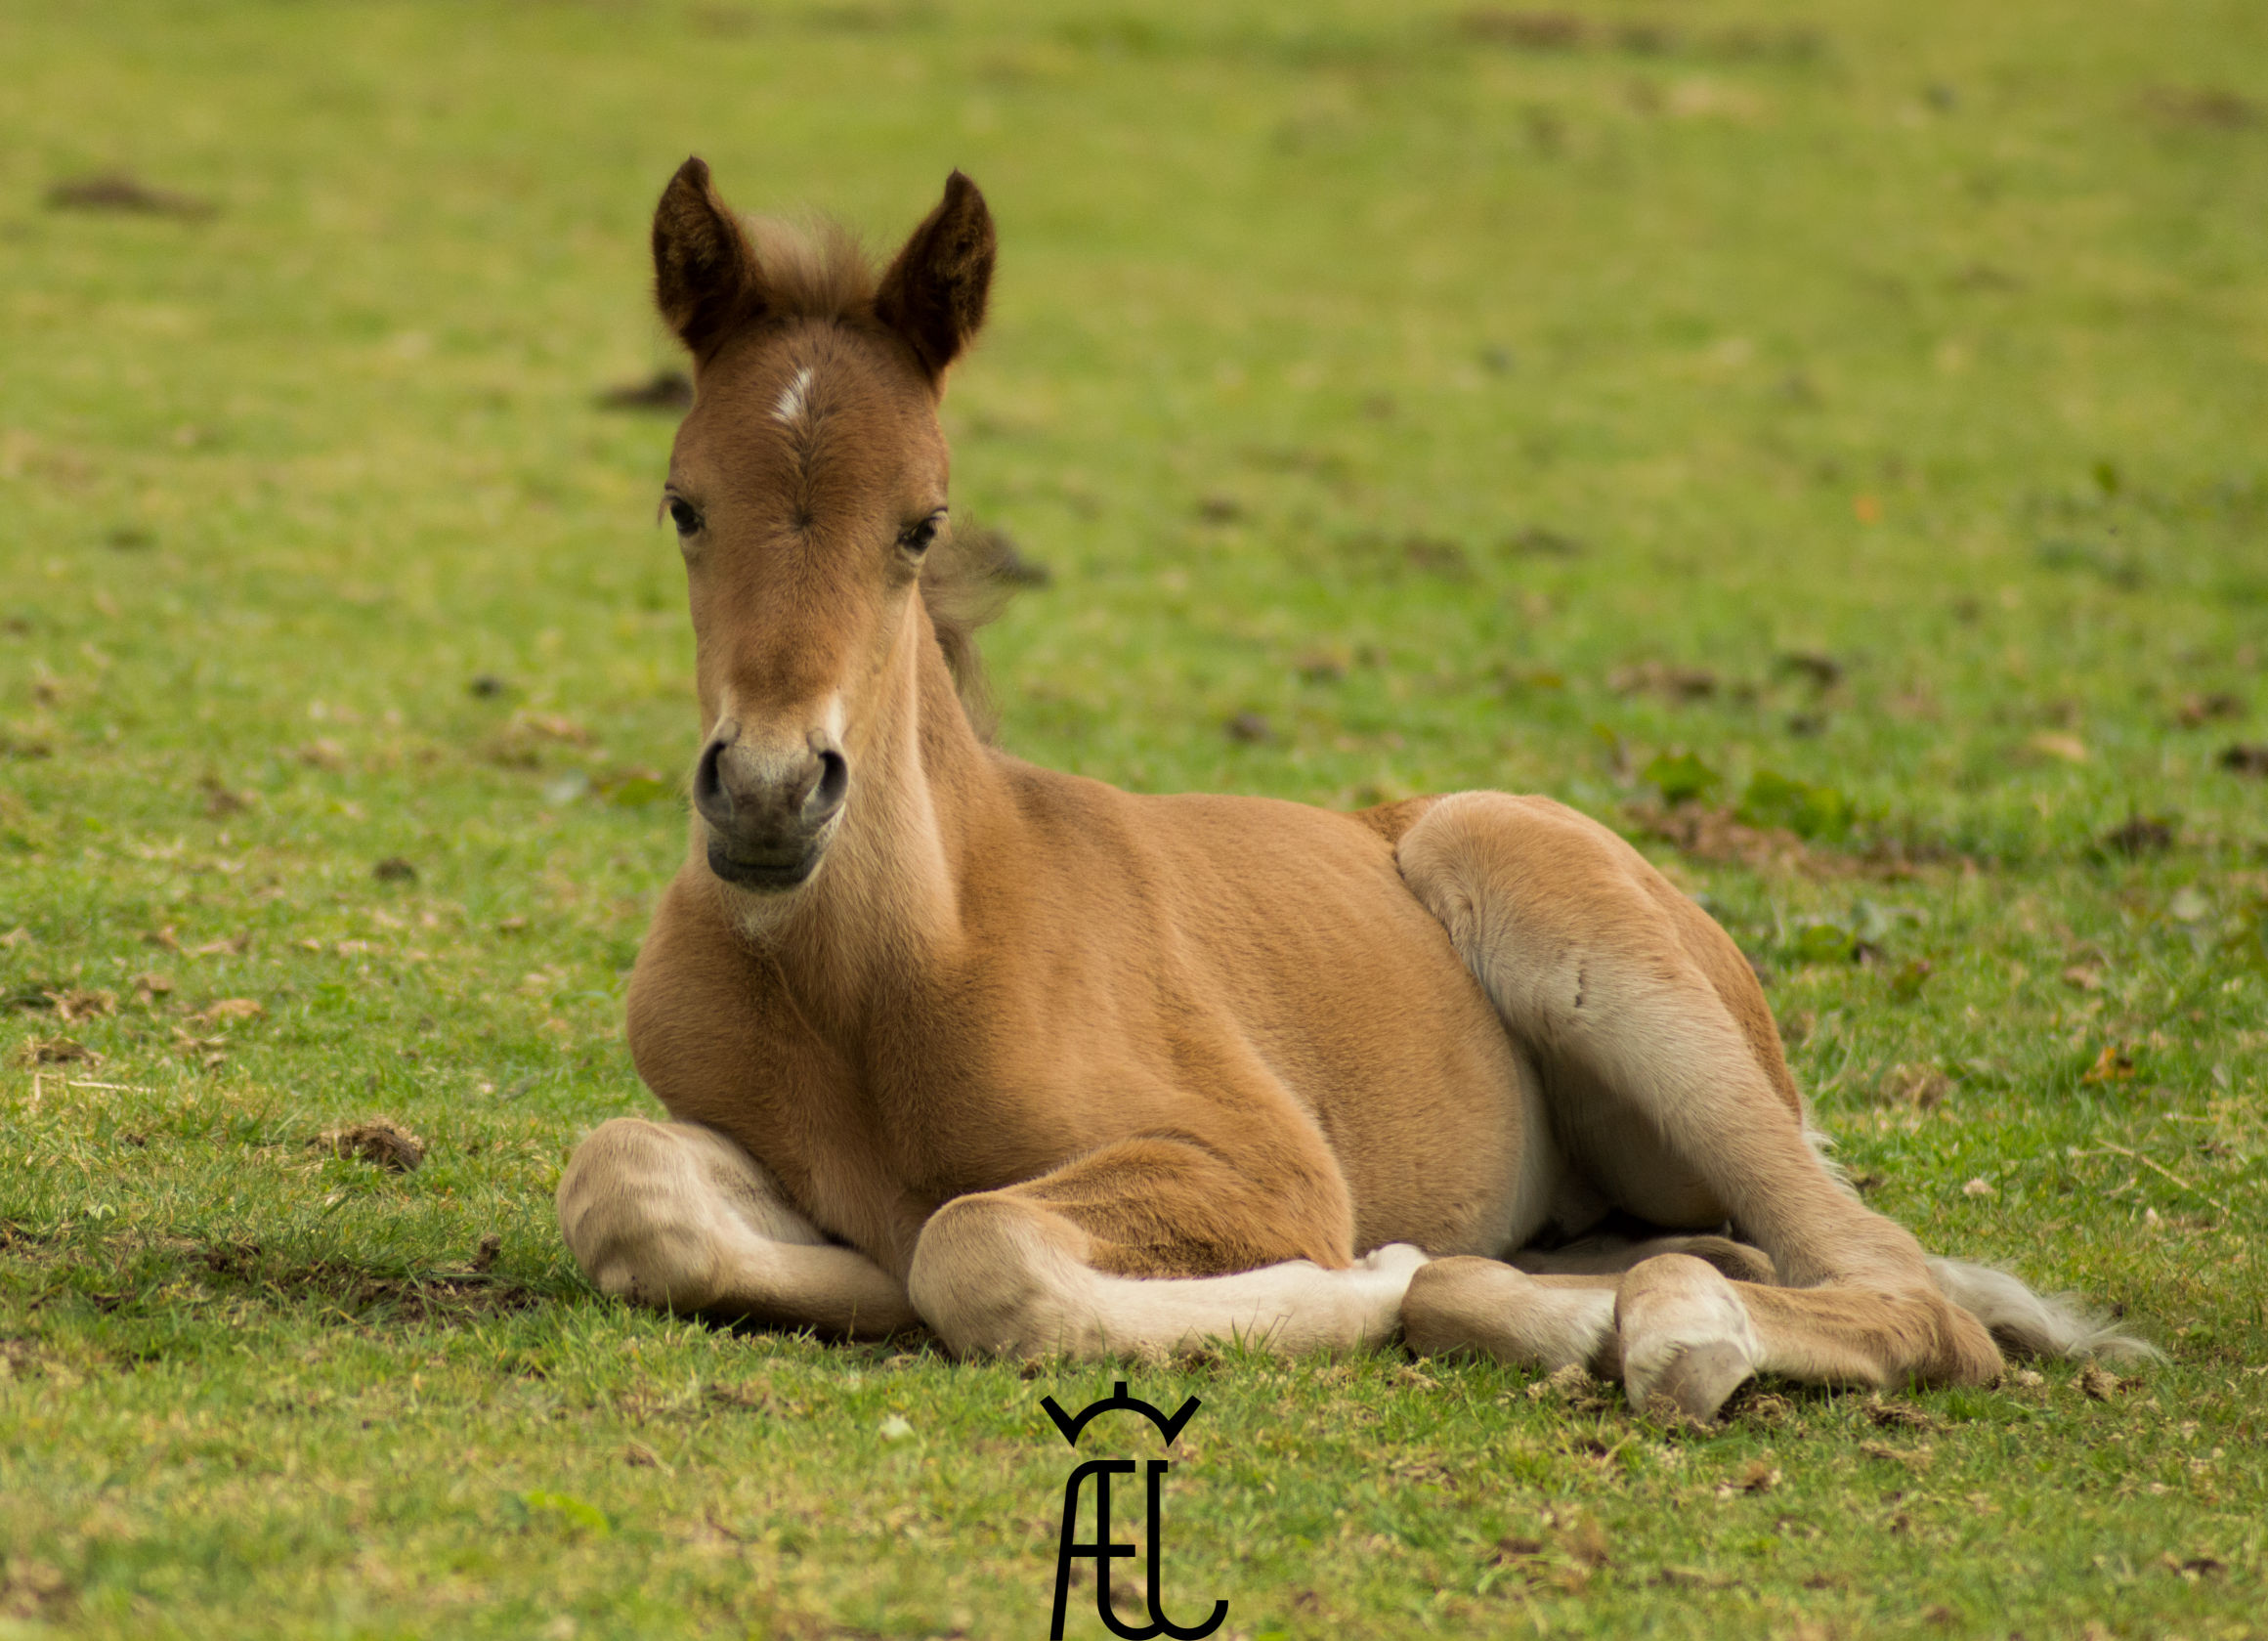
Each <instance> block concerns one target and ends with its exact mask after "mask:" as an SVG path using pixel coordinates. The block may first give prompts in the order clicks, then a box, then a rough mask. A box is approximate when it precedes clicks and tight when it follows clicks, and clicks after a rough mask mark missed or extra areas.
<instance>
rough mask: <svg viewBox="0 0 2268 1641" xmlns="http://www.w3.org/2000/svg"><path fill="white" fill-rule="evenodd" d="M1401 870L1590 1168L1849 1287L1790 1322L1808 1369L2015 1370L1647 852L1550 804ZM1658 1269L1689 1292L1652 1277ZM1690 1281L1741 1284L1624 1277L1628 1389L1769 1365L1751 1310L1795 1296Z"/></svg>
mask: <svg viewBox="0 0 2268 1641" xmlns="http://www.w3.org/2000/svg"><path fill="white" fill-rule="evenodd" d="M1398 858H1399V861H1400V865H1401V869H1402V875H1403V877H1404V879H1405V880H1406V881H1407V882H1408V884H1409V885H1410V887H1411V889H1412V890H1413V891H1414V892H1415V893H1416V894H1417V895H1418V896H1419V898H1420V899H1421V900H1422V901H1423V902H1424V903H1425V904H1426V906H1427V907H1428V908H1429V909H1430V910H1432V911H1433V913H1434V916H1436V917H1437V918H1439V919H1440V920H1441V922H1442V924H1443V925H1444V926H1445V927H1446V928H1447V929H1448V931H1449V936H1450V939H1451V940H1452V941H1453V942H1454V944H1455V945H1456V947H1457V950H1458V952H1459V953H1460V954H1461V955H1462V956H1463V957H1464V959H1465V962H1466V964H1467V965H1468V967H1470V968H1471V969H1472V971H1473V972H1474V974H1475V975H1476V977H1477V978H1478V979H1479V981H1480V983H1481V984H1482V986H1483V987H1484V988H1485V989H1486V990H1487V992H1488V994H1489V996H1490V998H1491V999H1492V1000H1493V1001H1494V1002H1495V1004H1496V1008H1497V1011H1498V1013H1499V1014H1500V1015H1502V1017H1503V1019H1504V1021H1505V1024H1506V1027H1507V1029H1508V1030H1510V1031H1511V1033H1512V1035H1513V1036H1514V1038H1515V1039H1516V1040H1518V1041H1519V1043H1520V1045H1521V1046H1522V1047H1523V1048H1524V1049H1525V1050H1526V1051H1527V1052H1528V1054H1529V1055H1530V1056H1531V1057H1532V1058H1533V1060H1534V1062H1535V1064H1536V1065H1537V1067H1538V1068H1539V1070H1540V1071H1541V1073H1542V1076H1543V1080H1544V1083H1545V1090H1546V1092H1545V1101H1546V1104H1547V1106H1548V1108H1549V1109H1550V1111H1551V1116H1552V1123H1553V1129H1554V1133H1555V1135H1556V1137H1557V1138H1558V1140H1559V1142H1560V1144H1561V1148H1562V1151H1563V1152H1564V1153H1565V1154H1566V1156H1567V1158H1568V1162H1569V1165H1570V1166H1571V1167H1573V1168H1575V1169H1577V1170H1578V1171H1580V1172H1581V1173H1583V1174H1584V1175H1585V1176H1586V1177H1587V1178H1589V1180H1590V1181H1591V1182H1592V1183H1593V1184H1594V1185H1595V1186H1597V1187H1598V1188H1600V1189H1601V1190H1602V1191H1603V1192H1604V1193H1605V1195H1606V1196H1607V1197H1608V1198H1609V1199H1610V1200H1611V1201H1612V1202H1613V1203H1614V1204H1615V1205H1616V1206H1618V1207H1620V1208H1622V1209H1624V1210H1626V1211H1627V1212H1629V1213H1631V1214H1634V1215H1636V1216H1637V1217H1638V1218H1640V1219H1642V1220H1646V1221H1648V1222H1649V1223H1651V1224H1654V1225H1659V1226H1664V1227H1692V1228H1695V1229H1699V1228H1702V1227H1707V1226H1713V1225H1716V1224H1717V1223H1719V1222H1721V1221H1723V1220H1726V1219H1730V1220H1732V1221H1733V1224H1734V1226H1735V1227H1736V1230H1737V1235H1738V1238H1739V1240H1740V1241H1742V1242H1745V1243H1749V1244H1753V1245H1754V1246H1755V1247H1756V1248H1757V1249H1759V1250H1761V1251H1762V1252H1763V1254H1764V1255H1765V1256H1766V1257H1767V1258H1768V1259H1769V1260H1770V1261H1771V1264H1772V1267H1773V1269H1774V1271H1775V1272H1776V1275H1777V1279H1778V1280H1779V1281H1780V1282H1783V1283H1786V1284H1788V1285H1789V1287H1792V1288H1796V1289H1825V1290H1833V1291H1832V1294H1831V1295H1828V1294H1822V1295H1821V1299H1822V1300H1825V1301H1828V1302H1826V1303H1812V1304H1803V1305H1796V1306H1794V1307H1793V1308H1792V1309H1790V1308H1789V1307H1786V1306H1781V1307H1780V1308H1779V1309H1777V1310H1776V1311H1775V1313H1774V1326H1775V1327H1776V1328H1779V1329H1780V1330H1781V1333H1782V1334H1784V1335H1789V1336H1790V1337H1785V1338H1782V1340H1781V1344H1782V1346H1783V1349H1782V1350H1781V1351H1780V1353H1779V1354H1780V1355H1781V1356H1783V1357H1784V1358H1785V1360H1788V1361H1790V1362H1791V1363H1794V1364H1795V1369H1794V1370H1796V1371H1799V1372H1800V1371H1801V1370H1802V1364H1803V1363H1806V1362H1817V1363H1822V1364H1823V1363H1826V1362H1829V1361H1833V1362H1835V1363H1838V1364H1840V1367H1839V1368H1838V1372H1839V1371H1840V1369H1841V1368H1848V1367H1849V1366H1851V1365H1852V1363H1853V1362H1854V1361H1858V1362H1862V1364H1863V1366H1864V1368H1865V1375H1864V1376H1865V1377H1867V1378H1868V1379H1870V1380H1872V1381H1873V1382H1894V1381H1896V1380H1899V1379H1903V1378H1905V1377H1908V1376H1919V1377H1922V1378H1926V1379H1933V1380H1947V1381H1957V1382H1980V1381H1985V1380H1990V1378H1991V1377H1993V1376H1994V1375H1995V1374H1996V1373H1997V1372H1998V1371H1999V1366H2000V1358H1999V1353H1998V1351H1997V1350H1996V1349H1995V1348H1994V1346H1993V1344H1992V1341H1991V1338H1990V1335H1989V1334H1988V1333H1987V1332H1986V1331H1985V1328H1984V1326H1983V1325H1982V1324H1981V1323H1980V1322H1978V1321H1977V1319H1976V1318H1975V1317H1972V1316H1970V1315H1969V1314H1968V1313H1966V1312H1964V1311H1961V1310H1960V1309H1958V1308H1957V1307H1955V1306H1953V1305H1951V1304H1950V1303H1948V1302H1947V1300H1946V1298H1945V1296H1944V1295H1943V1294H1942V1293H1941V1292H1940V1290H1939V1288H1938V1286H1937V1284H1936V1282H1935V1281H1934V1280H1933V1279H1932V1277H1931V1274H1930V1271H1929V1268H1928V1266H1927V1264H1926V1262H1925V1260H1924V1258H1923V1255H1922V1250H1921V1246H1920V1244H1919V1243H1918V1242H1916V1241H1915V1240H1914V1238H1913V1236H1912V1235H1911V1234H1910V1233H1909V1232H1908V1231H1905V1230H1904V1228H1903V1227H1901V1226H1899V1225H1897V1224H1895V1223H1893V1222H1892V1221H1890V1220H1888V1219H1885V1218H1883V1217H1882V1216H1881V1215H1879V1214H1876V1213H1874V1212H1872V1211H1871V1210H1869V1209H1868V1208H1866V1207H1865V1206H1864V1205H1863V1204H1862V1203H1861V1202H1860V1201H1859V1200H1858V1199H1857V1198H1856V1197H1855V1196H1853V1195H1852V1194H1851V1193H1850V1192H1848V1191H1847V1190H1845V1189H1844V1188H1842V1187H1841V1185H1840V1183H1839V1182H1838V1181H1836V1180H1835V1179H1834V1178H1833V1176H1832V1175H1830V1174H1829V1173H1828V1171H1827V1169H1826V1167H1825V1166H1824V1165H1823V1164H1822V1163H1821V1162H1820V1161H1819V1157H1818V1155H1817V1154H1816V1153H1815V1152H1814V1150H1813V1148H1812V1145H1811V1144H1810V1143H1809V1140H1808V1138H1807V1135H1806V1131H1805V1126H1804V1115H1803V1105H1802V1100H1801V1097H1800V1096H1799V1095H1798V1094H1797V1092H1796V1088H1795V1083H1794V1080H1793V1079H1792V1078H1791V1077H1790V1076H1789V1075H1788V1072H1787V1066H1786V1063H1785V1061H1784V1059H1783V1058H1781V1055H1780V1050H1779V1042H1778V1036H1777V1032H1776V1028H1775V1026H1774V1023H1773V1019H1772V1015H1771V1012H1770V1010H1769V1009H1768V1007H1767V1006H1766V1004H1765V1001H1764V997H1763V993H1762V990H1761V988H1760V987H1759V986H1758V985H1757V982H1756V978H1755V975H1754V973H1753V972H1751V971H1750V969H1749V967H1748V964H1747V961H1746V960H1745V959H1744V958H1743V957H1742V956H1741V955H1740V952H1739V950H1738V948H1737V947H1735V946H1734V945H1733V942H1732V940H1731V938H1730V937H1729V936H1727V935H1726V933H1725V932H1724V930H1723V929H1721V928H1718V927H1717V926H1716V924H1714V923H1713V922H1711V921H1710V920H1709V918H1708V917H1707V915H1706V914H1704V913H1703V912H1702V911H1701V910H1700V908H1699V907H1697V906H1695V905H1694V904H1693V903H1692V902H1691V901H1690V899H1688V898H1687V897H1686V896H1685V895H1683V894H1681V893H1679V892H1678V890H1677V889H1676V888H1675V887H1674V886H1673V885H1671V884H1670V883H1669V882H1668V881H1667V880H1666V879H1664V878H1663V877H1662V876H1661V874H1660V873H1658V872H1656V871H1655V870H1654V869H1653V867H1652V866H1651V865H1650V864H1649V863H1648V861H1647V860H1646V858H1645V856H1643V855H1641V854H1640V853H1639V852H1638V851H1637V850H1636V849H1634V848H1632V847H1631V846H1630V845H1629V844H1628V843H1626V842H1623V841H1622V840H1621V839H1620V838H1618V837H1616V836H1615V835H1614V834H1613V833H1612V832H1609V831H1608V830H1607V829H1606V828H1605V827H1603V826H1601V825H1599V824H1598V823H1597V822H1595V821H1592V820H1590V819H1588V818H1587V817H1585V816H1582V815H1579V814H1577V813H1575V812H1574V811H1573V810H1571V809H1567V808H1565V807H1564V806H1562V805H1561V804H1558V803H1554V802H1552V801H1550V800H1549V799H1535V798H1513V797H1509V796H1506V795H1503V794H1499V793H1465V794H1460V795H1458V796H1457V797H1455V798H1450V799H1443V800H1442V801H1441V802H1439V803H1438V804H1436V805H1434V807H1433V808H1432V809H1431V810H1429V811H1428V812H1427V814H1426V815H1425V817H1424V818H1423V819H1422V820H1420V821H1419V822H1418V824H1417V825H1416V826H1414V827H1412V828H1411V829H1410V831H1409V833H1408V834H1407V835H1406V836H1405V837H1404V838H1403V839H1402V841H1401V843H1400V845H1399V850H1398ZM1656 1265H1662V1266H1664V1267H1665V1270H1666V1271H1667V1272H1668V1273H1669V1276H1663V1275H1661V1274H1655V1275H1651V1276H1647V1278H1646V1280H1644V1281H1640V1280H1639V1278H1640V1277H1641V1276H1642V1275H1643V1274H1646V1273H1647V1272H1648V1271H1649V1269H1650V1268H1651V1267H1653V1266H1656ZM1689 1265H1690V1266H1691V1267H1693V1268H1695V1269H1698V1270H1704V1271H1709V1274H1710V1276H1711V1277H1716V1278H1717V1280H1718V1282H1719V1283H1722V1278H1721V1277H1718V1274H1717V1273H1716V1272H1715V1271H1713V1270H1709V1268H1708V1267H1707V1266H1705V1265H1702V1264H1701V1263H1700V1262H1699V1261H1687V1260H1684V1259H1683V1258H1681V1257H1679V1256H1670V1257H1669V1258H1668V1259H1667V1260H1649V1261H1648V1262H1647V1264H1645V1265H1642V1266H1639V1267H1637V1268H1636V1269H1635V1270H1633V1271H1632V1273H1631V1274H1630V1276H1628V1277H1626V1278H1625V1279H1624V1287H1623V1290H1622V1294H1621V1297H1620V1299H1619V1300H1618V1306H1619V1311H1618V1317H1617V1330H1618V1332H1619V1334H1620V1337H1621V1347H1622V1358H1623V1361H1624V1364H1625V1383H1626V1385H1628V1384H1630V1383H1631V1373H1632V1370H1633V1368H1634V1367H1637V1364H1639V1363H1642V1362H1643V1363H1648V1364H1649V1365H1648V1366H1645V1367H1638V1368H1637V1371H1638V1374H1639V1378H1640V1379H1641V1380H1642V1381H1649V1382H1650V1380H1651V1379H1653V1378H1658V1377H1659V1376H1660V1375H1661V1374H1664V1373H1669V1372H1671V1371H1672V1370H1673V1368H1674V1365H1675V1362H1676V1361H1677V1360H1679V1358H1680V1357H1682V1356H1683V1355H1686V1354H1690V1353H1704V1354H1706V1355H1708V1356H1709V1357H1710V1358H1711V1359H1712V1360H1713V1361H1714V1362H1715V1363H1716V1367H1715V1368H1714V1369H1713V1370H1712V1372H1711V1373H1709V1374H1707V1375H1703V1376H1702V1377H1703V1378H1704V1379H1706V1380H1707V1381H1708V1383H1710V1384H1714V1383H1715V1382H1716V1381H1717V1380H1719V1379H1721V1378H1722V1377H1723V1376H1724V1374H1725V1373H1727V1372H1731V1371H1733V1365H1734V1364H1735V1363H1736V1362H1737V1361H1738V1360H1742V1359H1746V1360H1748V1361H1749V1362H1750V1364H1751V1365H1756V1364H1760V1363H1761V1361H1762V1360H1763V1359H1764V1356H1765V1355H1766V1352H1765V1349H1764V1346H1763V1343H1762V1336H1761V1335H1760V1334H1758V1333H1757V1332H1756V1328H1755V1322H1756V1314H1755V1313H1756V1305H1755V1303H1753V1302H1752V1300H1751V1298H1750V1297H1749V1296H1753V1295H1757V1294H1765V1293H1774V1292H1781V1291H1783V1290H1775V1289H1766V1288H1750V1289H1747V1290H1745V1292H1744V1293H1743V1292H1742V1291H1741V1290H1735V1289H1733V1287H1732V1286H1731V1285H1730V1284H1725V1285H1723V1287H1722V1290H1720V1288H1719V1287H1717V1286H1711V1285H1708V1284H1705V1283H1702V1282H1701V1281H1700V1279H1699V1278H1697V1277H1693V1276H1692V1275H1691V1274H1690V1271H1687V1269H1686V1268H1687V1266H1689ZM1681 1273H1682V1274H1681ZM1672 1278H1674V1279H1672ZM1633 1284H1636V1285H1635V1287H1634V1286H1633ZM1657 1284H1658V1288H1659V1292H1658V1294H1657V1295H1656V1296H1655V1297H1651V1298H1649V1297H1648V1294H1649V1293H1652V1292H1653V1290H1654V1288H1655V1286H1656V1285H1657ZM1728 1295H1730V1296H1731V1297H1730V1298H1728ZM1793 1335H1800V1336H1801V1338H1802V1340H1803V1341H1804V1344H1803V1348H1800V1349H1799V1348H1797V1346H1796V1344H1795V1343H1793V1342H1792V1336H1793ZM1806 1376H1812V1377H1834V1376H1837V1374H1836V1373H1829V1372H1826V1371H1823V1370H1822V1371H1820V1372H1817V1373H1811V1374H1808V1375H1806ZM1737 1382H1738V1380H1737V1379H1734V1380H1733V1383H1737ZM1731 1388H1732V1385H1731V1384H1727V1385H1725V1386H1724V1391H1725V1393H1727V1394H1729V1393H1730V1391H1731ZM1681 1400H1682V1399H1681ZM1695 1400H1705V1397H1701V1396H1699V1395H1698V1394H1697V1393H1696V1397H1695ZM1720 1400H1721V1398H1720Z"/></svg>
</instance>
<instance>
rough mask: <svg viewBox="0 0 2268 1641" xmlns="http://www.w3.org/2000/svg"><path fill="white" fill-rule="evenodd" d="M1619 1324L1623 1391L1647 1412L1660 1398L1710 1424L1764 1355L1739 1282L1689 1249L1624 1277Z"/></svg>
mask: <svg viewBox="0 0 2268 1641" xmlns="http://www.w3.org/2000/svg"><path fill="white" fill-rule="evenodd" d="M1614 1325H1615V1331H1616V1332H1617V1333H1619V1334H1620V1335H1621V1338H1622V1389H1623V1394H1624V1395H1626V1396H1627V1397H1629V1399H1630V1404H1631V1406H1633V1407H1635V1408H1638V1409H1639V1410H1641V1411H1644V1410H1646V1409H1648V1408H1650V1407H1652V1406H1653V1405H1654V1404H1655V1403H1657V1402H1659V1403H1661V1404H1662V1405H1664V1406H1665V1407H1667V1408H1669V1409H1670V1410H1672V1411H1674V1412H1676V1413H1678V1414H1680V1415H1681V1416H1683V1417H1685V1418H1689V1419H1693V1420H1696V1421H1698V1422H1700V1423H1702V1424H1708V1423H1711V1422H1713V1421H1714V1420H1715V1419H1716V1417H1717V1412H1718V1409H1720V1408H1721V1407H1723V1406H1724V1405H1725V1399H1726V1398H1727V1397H1729V1396H1731V1395H1732V1394H1733V1392H1734V1391H1735V1390H1738V1389H1739V1388H1740V1386H1741V1384H1742V1382H1743V1381H1745V1380H1746V1379H1748V1378H1749V1377H1750V1376H1751V1375H1752V1374H1754V1373H1755V1371H1756V1368H1757V1363H1758V1362H1760V1361H1761V1360H1763V1357H1764V1349H1763V1345H1762V1343H1761V1341H1759V1340H1758V1338H1757V1336H1756V1324H1755V1323H1754V1322H1753V1321H1751V1320H1750V1319H1749V1316H1748V1308H1747V1307H1746V1306H1744V1305H1742V1304H1741V1303H1740V1296H1739V1294H1738V1293H1737V1292H1735V1291H1734V1290H1733V1284H1732V1283H1731V1282H1728V1281H1727V1280H1726V1279H1725V1277H1724V1274H1722V1273H1721V1272H1719V1271H1718V1270H1717V1269H1716V1267H1714V1266H1712V1265H1710V1264H1709V1263H1708V1262H1707V1261H1705V1260H1700V1259H1695V1258H1694V1257H1693V1256H1692V1255H1690V1254H1663V1255H1661V1256H1660V1257H1658V1258H1655V1259H1649V1260H1648V1261H1647V1262H1646V1263H1645V1264H1643V1265H1641V1266H1639V1267H1638V1268H1637V1269H1635V1270H1634V1271H1632V1272H1631V1273H1630V1274H1629V1275H1627V1276H1625V1277H1623V1279H1622V1291H1621V1292H1620V1294H1619V1295H1617V1296H1616V1299H1615V1305H1614Z"/></svg>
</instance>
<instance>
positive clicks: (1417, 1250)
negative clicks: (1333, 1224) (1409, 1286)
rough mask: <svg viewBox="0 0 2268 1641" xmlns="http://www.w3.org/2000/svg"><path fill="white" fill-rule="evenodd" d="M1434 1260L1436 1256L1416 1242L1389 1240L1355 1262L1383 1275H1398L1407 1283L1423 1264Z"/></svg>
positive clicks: (1429, 1263)
mask: <svg viewBox="0 0 2268 1641" xmlns="http://www.w3.org/2000/svg"><path fill="white" fill-rule="evenodd" d="M1433 1261H1434V1256H1433V1255H1432V1254H1430V1253H1428V1252H1426V1250H1425V1249H1423V1248H1421V1247H1419V1246H1418V1245H1417V1244H1416V1243H1415V1242H1389V1243H1387V1244H1386V1246H1384V1247H1383V1248H1373V1249H1371V1250H1370V1252H1368V1253H1366V1254H1364V1255H1363V1256H1362V1257H1361V1258H1360V1259H1358V1260H1356V1261H1355V1264H1357V1265H1359V1266H1360V1267H1361V1268H1362V1269H1363V1270H1365V1271H1375V1272H1377V1273H1378V1274H1380V1275H1383V1276H1398V1277H1400V1278H1401V1280H1402V1281H1403V1282H1404V1283H1405V1284H1406V1283H1407V1282H1408V1281H1409V1279H1410V1277H1411V1276H1413V1275H1415V1274H1417V1272H1418V1269H1419V1268H1420V1267H1421V1266H1426V1265H1431V1264H1432V1263H1433Z"/></svg>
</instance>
